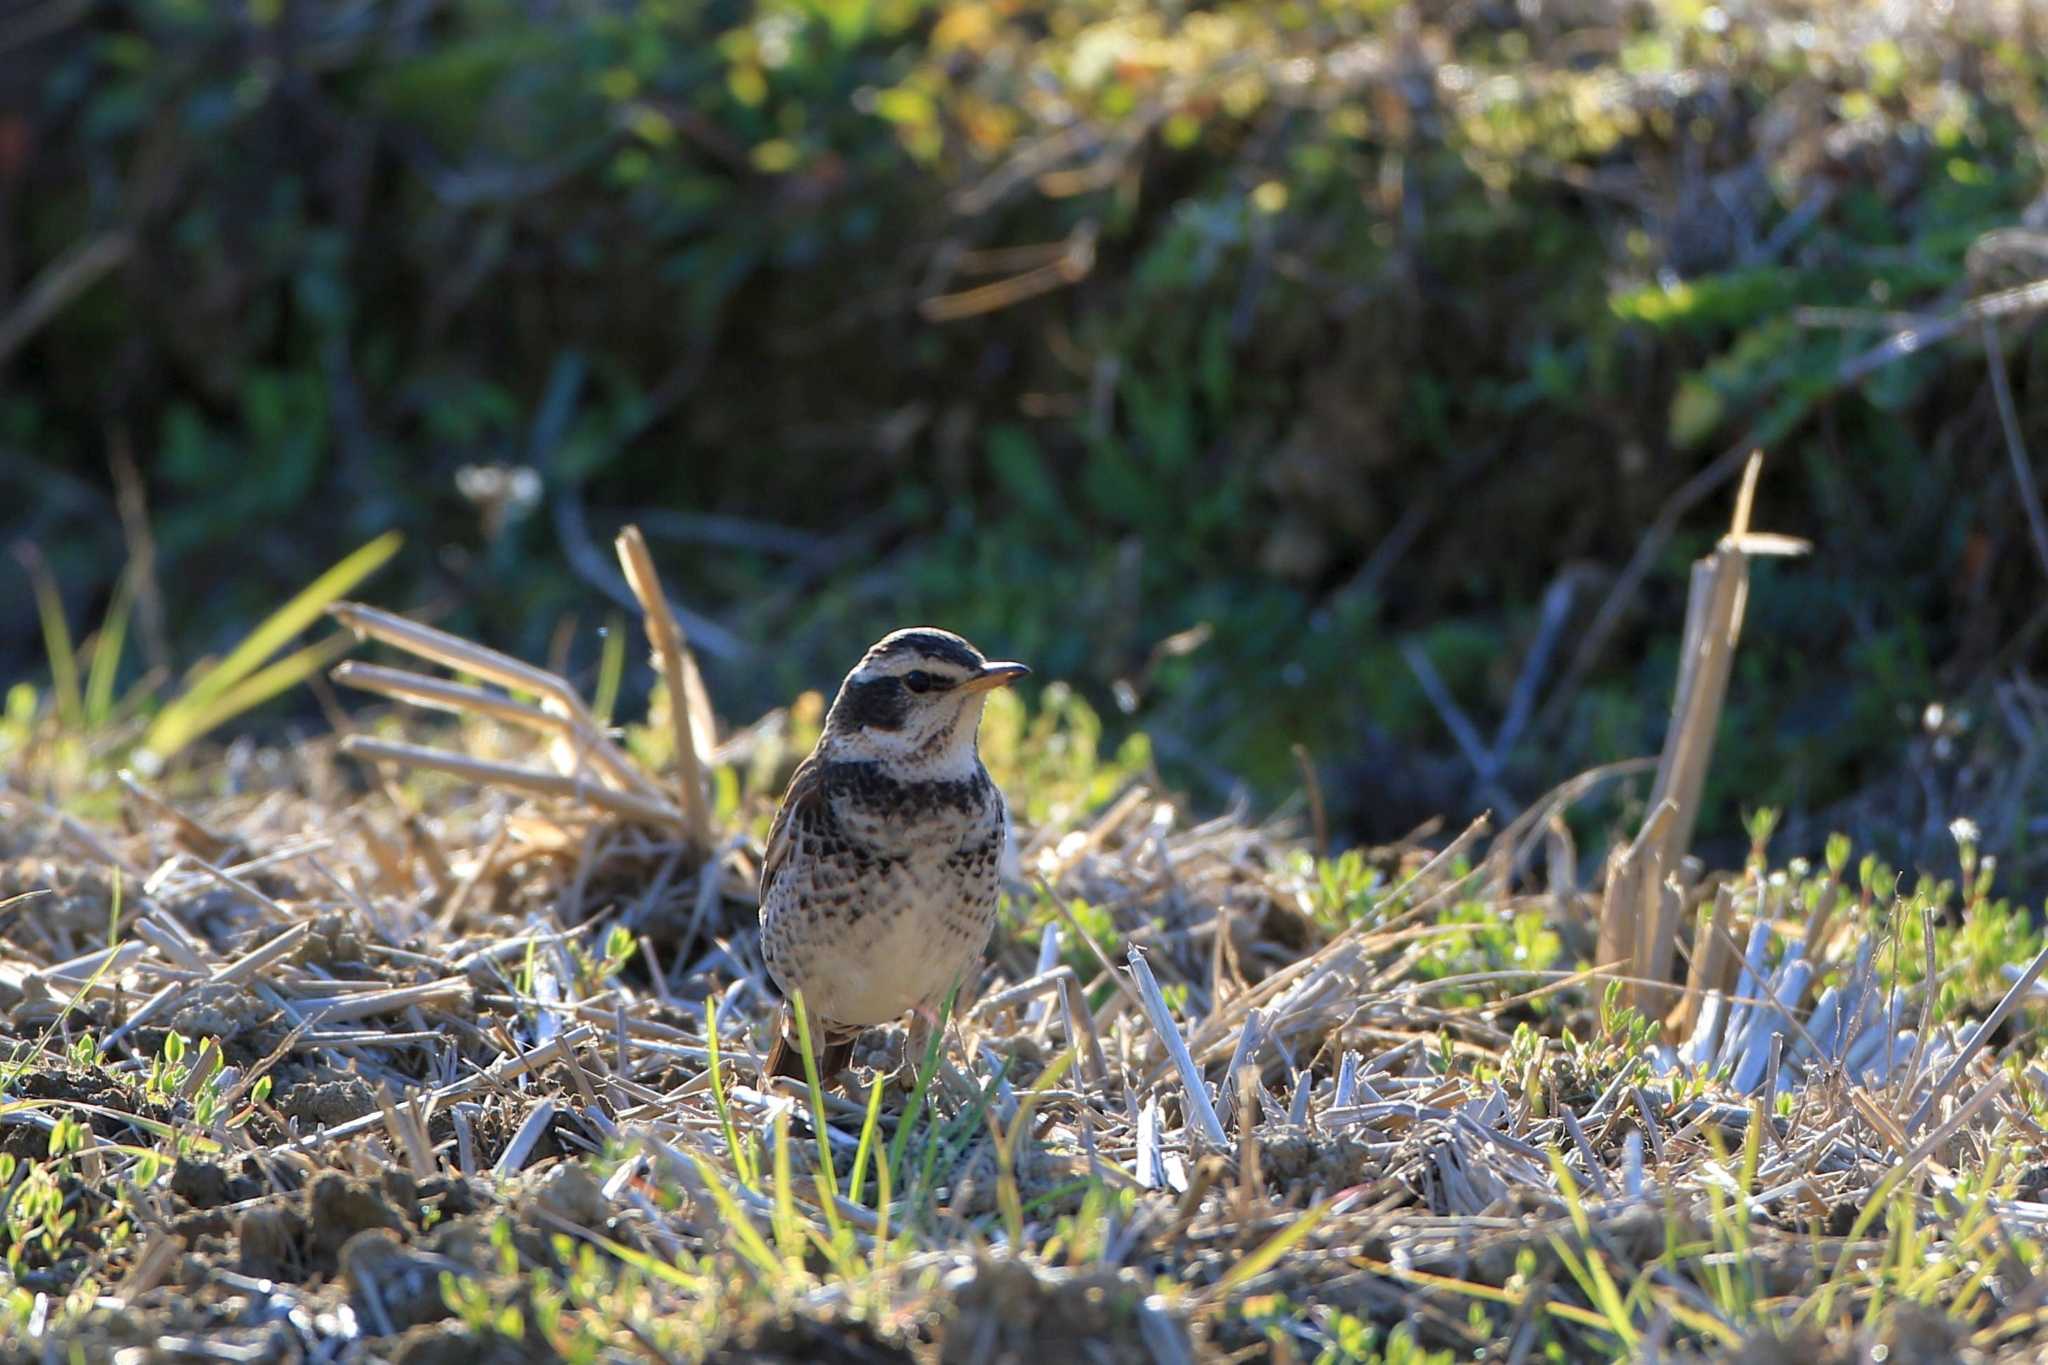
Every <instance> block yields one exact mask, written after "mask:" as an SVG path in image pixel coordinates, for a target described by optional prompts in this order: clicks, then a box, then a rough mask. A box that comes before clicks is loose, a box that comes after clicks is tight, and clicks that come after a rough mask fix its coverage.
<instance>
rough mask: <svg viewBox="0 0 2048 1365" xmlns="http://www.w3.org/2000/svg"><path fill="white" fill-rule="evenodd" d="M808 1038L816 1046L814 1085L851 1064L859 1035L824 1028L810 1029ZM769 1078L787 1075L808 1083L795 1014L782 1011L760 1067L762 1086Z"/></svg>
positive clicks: (821, 1082)
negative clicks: (766, 1056) (766, 1057)
mask: <svg viewBox="0 0 2048 1365" xmlns="http://www.w3.org/2000/svg"><path fill="white" fill-rule="evenodd" d="M819 1034H822V1035H823V1036H822V1038H820V1037H819V1036H818V1035H819ZM812 1036H813V1038H814V1040H815V1041H816V1045H817V1058H818V1083H819V1084H820V1085H824V1084H827V1083H829V1082H830V1081H831V1079H832V1078H833V1077H834V1076H837V1075H838V1074H839V1073H840V1072H842V1071H844V1070H846V1068H847V1067H848V1066H849V1065H850V1064H851V1063H852V1061H853V1043H854V1039H856V1038H858V1037H859V1036H860V1034H859V1032H858V1031H854V1032H850V1033H841V1032H839V1031H838V1030H835V1029H832V1028H829V1027H827V1028H817V1029H814V1031H813V1034H812ZM773 1076H789V1077H792V1078H794V1079H795V1080H797V1081H799V1082H804V1081H807V1080H808V1077H806V1076H805V1075H804V1045H803V1042H802V1040H800V1039H799V1038H798V1037H797V1036H796V1015H795V1013H794V1012H793V1011H790V1010H787V1009H785V1010H784V1011H783V1012H782V1027H781V1028H780V1029H778V1030H777V1031H776V1034H775V1045H774V1046H773V1047H771V1048H769V1049H768V1060H767V1061H766V1062H764V1063H762V1065H761V1080H762V1083H763V1084H766V1083H767V1081H768V1080H769V1078H770V1077H773Z"/></svg>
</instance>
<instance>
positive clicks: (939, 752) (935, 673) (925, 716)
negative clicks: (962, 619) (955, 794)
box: [825, 626, 1031, 775]
mask: <svg viewBox="0 0 2048 1365" xmlns="http://www.w3.org/2000/svg"><path fill="white" fill-rule="evenodd" d="M1030 672H1031V670H1030V669H1028V668H1026V667H1025V666H1024V665H1023V664H1013V663H1001V662H996V663H991V662H990V661H989V660H987V659H985V658H983V657H982V653H981V651H980V650H978V649H976V648H975V647H974V646H973V645H970V644H968V643H967V641H965V640H963V639H961V638H960V637H959V636H957V635H955V634H953V633H952V632H951V631H947V630H939V629H937V628H935V627H932V626H913V627H911V628H910V629H908V630H899V631H895V632H893V633H891V634H889V635H885V636H883V637H882V638H881V640H879V641H877V642H876V644H875V645H874V647H873V648H871V649H870V650H868V652H867V653H866V654H865V655H864V656H862V658H861V661H860V662H859V663H858V664H856V665H855V666H854V669H853V671H852V672H851V673H849V674H847V675H846V681H845V682H843V683H841V684H840V685H839V695H838V696H837V697H836V698H834V699H833V702H832V710H831V711H830V712H829V713H828V714H827V715H826V717H825V735H826V738H827V739H828V740H829V741H831V743H832V744H833V747H834V748H835V749H836V750H837V751H838V753H840V754H841V755H842V756H844V757H846V758H850V759H873V760H879V761H880V762H883V763H885V764H887V765H888V766H889V767H891V768H894V769H897V770H899V771H906V770H907V771H912V772H930V773H933V774H934V775H936V774H939V773H943V772H947V771H950V770H952V769H954V768H959V767H965V766H968V765H970V764H971V763H972V762H973V761H974V756H975V747H974V737H975V732H976V730H977V729H978V728H979V727H980V724H981V707H982V703H983V702H985V701H987V700H988V694H989V692H990V691H991V690H992V689H994V688H998V687H1002V686H1004V685H1005V684H1008V683H1012V682H1015V681H1016V680H1017V679H1019V678H1022V677H1024V676H1026V675H1027V674H1029V673H1030Z"/></svg>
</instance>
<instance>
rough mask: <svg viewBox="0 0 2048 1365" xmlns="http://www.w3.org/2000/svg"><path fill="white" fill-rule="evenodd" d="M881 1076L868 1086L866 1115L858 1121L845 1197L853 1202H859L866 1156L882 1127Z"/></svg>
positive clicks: (866, 1161)
mask: <svg viewBox="0 0 2048 1365" xmlns="http://www.w3.org/2000/svg"><path fill="white" fill-rule="evenodd" d="M881 1120H882V1078H881V1077H880V1076H877V1077H875V1083H874V1084H873V1085H871V1086H869V1087H868V1112H867V1117H865V1118H863V1119H862V1120H861V1123H860V1147H859V1148H858V1149H857V1150H856V1151H855V1152H854V1154H853V1175H852V1177H851V1179H850V1180H849V1181H848V1182H847V1189H846V1197H847V1198H848V1199H849V1200H851V1201H852V1202H853V1203H856V1204H858V1203H859V1202H860V1191H861V1182H862V1180H863V1179H864V1178H865V1177H866V1175H867V1170H868V1156H869V1154H870V1153H872V1152H873V1151H874V1149H875V1134H876V1133H877V1132H879V1131H881V1127H882V1121H881Z"/></svg>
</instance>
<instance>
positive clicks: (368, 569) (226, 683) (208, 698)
mask: <svg viewBox="0 0 2048 1365" xmlns="http://www.w3.org/2000/svg"><path fill="white" fill-rule="evenodd" d="M403 543H404V537H402V536H400V535H399V533H398V532H396V531H386V532H385V533H384V534H383V535H381V536H378V537H377V538H376V539H375V540H373V541H371V542H370V543H369V544H367V545H365V546H363V547H362V548H361V549H359V550H357V551H355V552H354V553H353V554H350V555H349V556H347V557H346V558H344V559H343V560H342V561H341V562H340V563H338V564H336V565H335V566H334V567H333V568H331V569H329V570H328V571H327V572H326V573H323V574H321V575H320V576H319V577H318V578H316V579H314V580H313V581H312V582H311V583H310V584H308V585H307V586H306V587H305V588H303V589H301V590H300V591H299V593H298V595H297V596H295V597H293V598H292V599H291V601H289V602H287V603H285V604H284V605H283V606H282V607H280V608H278V609H277V610H276V611H274V612H272V613H271V614H270V615H269V616H267V617H265V618H264V619H263V621H262V622H261V623H259V624H258V625H257V627H256V629H254V630H252V631H250V632H249V634H248V635H247V636H246V637H245V638H244V639H243V640H242V642H241V643H240V644H238V645H236V646H235V647H234V648H233V649H232V650H230V651H228V655H227V657H226V658H224V659H222V660H221V661H220V662H219V663H217V664H215V665H213V666H212V667H211V668H209V669H207V670H206V671H205V672H204V673H202V674H200V675H199V676H198V677H197V678H194V679H193V680H192V683H191V685H190V686H189V687H187V688H186V690H185V692H184V694H183V695H182V696H180V697H179V698H178V699H177V700H175V701H173V702H172V703H171V704H170V705H169V706H166V707H165V708H164V710H163V713H162V714H161V715H159V716H158V717H157V720H156V724H155V725H153V726H151V727H150V731H149V734H148V736H147V737H145V739H144V740H143V747H144V748H146V749H147V750H149V751H150V752H151V753H153V754H155V755H156V756H157V757H158V758H160V759H162V758H168V757H170V755H171V754H173V753H175V752H177V747H179V746H177V745H172V744H170V741H172V740H174V739H178V738H179V737H180V736H181V735H182V736H183V743H190V742H191V740H192V738H194V737H196V733H203V732H195V731H193V729H192V717H194V716H196V715H203V714H205V713H207V712H208V711H209V710H210V709H211V708H213V707H214V705H215V703H217V702H219V701H220V700H221V698H222V697H223V696H225V695H226V694H227V693H228V692H230V691H231V690H232V689H234V688H235V687H236V686H237V685H238V684H240V683H243V682H245V681H247V680H249V678H250V676H251V675H252V674H254V673H255V672H256V671H257V669H258V668H260V667H261V666H262V664H263V661H264V660H265V659H268V658H269V657H270V656H271V655H273V654H275V653H277V651H278V650H280V649H282V648H284V646H285V644H286V643H287V642H289V641H290V640H291V638H292V637H293V636H295V635H297V634H299V632H301V631H303V630H305V629H306V627H308V626H310V625H312V624H313V623H314V622H315V621H317V620H319V619H320V615H321V613H322V612H324V611H326V610H327V608H328V607H330V606H332V605H333V604H334V603H335V602H336V601H338V600H339V599H340V598H341V597H342V596H343V595H344V594H346V593H348V592H349V591H351V590H352V589H354V587H355V586H356V585H357V584H358V583H361V582H362V581H363V580H364V579H366V578H368V577H369V576H370V575H371V574H373V573H375V572H376V571H377V570H378V569H380V568H382V567H384V565H385V563H386V562H387V561H389V560H390V558H391V557H392V556H393V555H395V554H397V553H398V547H399V546H400V545H402V544H403Z"/></svg>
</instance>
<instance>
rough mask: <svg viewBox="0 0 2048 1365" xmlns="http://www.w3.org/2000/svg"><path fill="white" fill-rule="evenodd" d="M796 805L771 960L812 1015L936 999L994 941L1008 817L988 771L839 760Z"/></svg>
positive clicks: (879, 1012)
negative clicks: (817, 790) (925, 771)
mask: <svg viewBox="0 0 2048 1365" xmlns="http://www.w3.org/2000/svg"><path fill="white" fill-rule="evenodd" d="M821 776H822V782H823V791H822V798H823V799H821V800H819V801H817V802H815V803H813V804H811V805H809V806H808V807H807V808H806V809H805V810H803V811H801V812H798V813H796V814H795V815H793V817H792V827H791V830H790V836H791V838H792V840H793V842H792V845H791V848H790V851H789V855H788V860H787V863H786V865H785V866H784V867H783V868H782V870H781V872H780V873H779V874H778V876H777V877H776V879H775V884H774V885H773V886H772V887H770V888H768V892H767V894H766V896H765V897H764V899H763V902H762V906H761V928H762V948H763V953H764V956H765V957H766V959H767V962H768V970H769V972H770V974H772V975H773V976H774V978H775V982H776V985H777V986H779V987H780V988H781V989H782V990H783V992H784V993H785V994H787V993H789V992H792V991H795V990H802V991H803V993H804V998H805V1001H806V1004H807V1008H808V1009H809V1010H810V1011H811V1012H813V1013H814V1014H816V1015H818V1016H820V1017H822V1018H824V1019H827V1020H830V1021H832V1022H834V1023H838V1024H844V1025H868V1024H879V1023H884V1022H887V1021H889V1020H891V1019H895V1018H897V1017H899V1016H900V1015H902V1014H903V1013H905V1012H906V1011H908V1010H910V1009H912V1008H914V1007H916V1006H919V1005H924V1004H931V1003H936V1002H937V1001H938V1000H939V998H940V997H942V996H943V995H944V994H945V992H946V991H947V990H948V989H949V988H950V987H951V986H952V985H953V984H954V982H955V981H957V980H959V978H960V977H961V975H962V974H963V973H964V972H965V971H966V970H967V969H968V968H969V967H970V966H971V965H972V964H973V963H974V961H975V959H976V958H978V957H979V956H980V955H981V951H982V949H983V948H984V947H986V946H987V943H988V936H989V932H990V930H991V929H992V928H993V927H994V925H995V911H996V883H997V873H998V870H999V867H1000V865H1001V861H1002V854H1003V841H1004V839H1005V837H1006V834H1007V820H1006V818H1005V815H1004V810H1003V798H1002V794H1001V793H1000V792H999V791H998V790H997V789H996V786H995V783H994V782H992V781H991V780H990V779H989V776H988V774H987V772H986V771H982V770H980V769H979V767H978V766H977V770H976V771H975V772H974V773H973V774H971V775H969V776H967V777H964V778H957V779H941V780H933V781H902V780H898V779H893V778H891V777H889V776H888V775H887V774H885V773H883V772H882V771H881V770H880V769H879V767H878V766H877V765H874V764H868V763H836V764H833V765H831V767H830V768H828V769H827V770H826V772H825V773H823V774H822V775H821Z"/></svg>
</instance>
